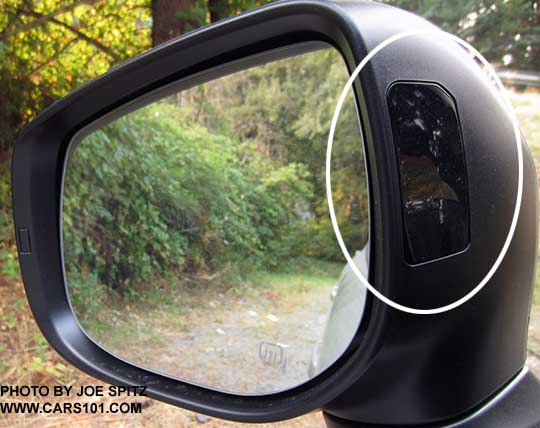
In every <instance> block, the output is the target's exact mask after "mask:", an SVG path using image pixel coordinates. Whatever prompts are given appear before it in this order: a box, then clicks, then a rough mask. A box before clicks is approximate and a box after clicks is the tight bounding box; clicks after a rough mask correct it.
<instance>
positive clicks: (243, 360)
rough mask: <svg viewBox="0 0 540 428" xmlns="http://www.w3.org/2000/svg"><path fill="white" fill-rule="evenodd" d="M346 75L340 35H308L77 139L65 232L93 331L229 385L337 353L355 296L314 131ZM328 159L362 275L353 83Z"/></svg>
mask: <svg viewBox="0 0 540 428" xmlns="http://www.w3.org/2000/svg"><path fill="white" fill-rule="evenodd" d="M347 78H348V73H347V69H346V67H345V64H344V62H343V60H342V59H341V56H340V55H339V54H338V53H337V52H336V51H335V50H333V49H323V50H317V51H313V52H310V53H306V54H302V55H298V56H295V57H290V58H286V59H282V60H279V61H274V62H271V63H268V64H264V65H259V66H257V67H253V68H250V69H246V70H243V71H239V72H236V73H234V74H231V75H228V76H225V77H222V78H219V79H217V80H214V81H211V82H208V83H205V84H201V85H199V86H196V87H192V88H190V89H188V90H185V91H182V92H179V93H177V94H175V95H173V96H169V97H168V98H164V99H161V100H159V101H157V102H154V103H152V104H150V105H147V106H145V107H143V108H140V109H139V110H137V111H134V112H132V113H129V114H126V115H125V116H123V117H121V118H118V119H116V120H114V121H113V122H110V123H108V124H106V125H104V126H103V127H101V128H100V129H98V130H96V131H94V132H93V133H91V134H90V135H88V136H86V137H85V138H84V139H83V140H82V141H80V143H79V144H78V145H77V146H76V149H74V150H73V151H72V153H71V156H70V159H69V162H68V165H67V168H66V173H65V179H64V194H63V206H62V210H63V214H62V234H63V249H64V262H65V271H66V277H67V283H68V291H69V296H70V300H71V303H72V305H73V309H74V311H75V314H76V316H77V318H78V320H79V322H80V324H81V325H82V327H83V328H84V329H85V331H86V332H87V334H88V336H90V337H91V338H92V339H93V340H94V341H95V342H97V343H98V344H100V345H101V346H103V347H104V348H106V349H107V350H109V351H110V352H112V353H113V354H115V355H117V356H118V357H121V358H123V359H125V360H127V361H130V362H132V363H134V364H137V365H139V366H142V367H145V368H148V369H151V370H154V371H157V372H160V373H164V374H167V375H169V376H173V377H175V378H179V379H182V380H186V381H188V382H192V383H196V384H200V385H205V386H208V387H211V388H214V389H219V390H225V391H230V392H235V393H242V394H260V393H270V392H277V391H280V390H285V389H289V388H292V387H295V386H297V385H300V384H302V383H304V382H306V381H307V380H309V379H310V378H311V377H313V376H316V375H317V374H319V373H320V372H322V371H323V370H325V369H326V368H328V367H329V366H330V365H331V364H332V363H333V362H335V361H336V359H337V358H339V356H340V355H342V354H343V352H344V351H345V350H346V349H347V347H348V346H349V344H350V342H351V340H352V339H353V337H354V336H355V334H356V332H357V330H358V326H359V324H360V321H361V319H362V314H363V311H364V306H365V300H366V294H365V290H364V288H363V287H362V285H361V284H360V283H359V281H358V280H357V279H356V278H355V276H354V274H352V272H351V271H350V270H349V269H348V268H347V267H346V261H345V259H344V258H343V256H342V254H341V252H340V249H339V246H338V244H337V241H336V239H335V237H334V233H333V230H332V226H331V223H330V219H329V215H328V209H327V202H326V189H325V178H324V177H325V168H324V166H325V152H326V142H327V137H328V132H329V127H330V122H331V118H332V114H333V110H334V106H335V104H336V102H337V98H338V96H339V94H340V91H341V89H342V87H343V85H344V84H345V82H346V80H347ZM332 159H333V167H332V171H333V173H332V186H333V192H334V204H335V207H336V213H337V216H338V220H339V223H340V226H341V230H342V234H343V236H344V238H345V241H346V242H347V244H348V248H349V251H350V252H351V253H352V254H354V253H356V255H355V260H356V262H357V263H358V266H359V267H360V268H361V269H363V270H364V271H365V272H366V273H367V266H368V257H369V252H368V248H367V243H368V234H369V216H368V210H369V204H368V192H367V183H366V173H365V165H364V154H363V147H362V141H361V135H360V131H359V123H358V117H357V113H356V110H355V104H354V100H353V97H352V95H351V94H350V95H349V97H348V99H347V101H346V103H345V105H344V108H343V110H342V113H341V116H340V121H339V124H338V131H337V133H336V137H335V142H334V149H333V155H332Z"/></svg>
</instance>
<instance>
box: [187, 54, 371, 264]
mask: <svg viewBox="0 0 540 428" xmlns="http://www.w3.org/2000/svg"><path fill="white" fill-rule="evenodd" d="M347 78H348V73H347V69H346V67H345V65H344V63H343V61H342V59H341V57H340V56H339V54H338V53H337V51H335V50H334V49H326V50H323V51H317V52H313V53H310V54H306V55H301V56H297V57H293V58H288V59H286V60H282V61H276V62H273V63H270V64H267V65H264V66H259V67H256V68H254V69H251V70H247V71H245V72H242V73H238V74H237V75H233V76H229V77H227V78H223V79H220V80H218V81H217V82H215V83H214V84H210V85H208V87H207V91H206V96H205V98H204V99H203V100H202V101H201V100H200V97H199V98H198V99H199V107H200V109H201V110H202V113H201V114H200V115H199V116H198V117H199V121H200V122H201V123H202V124H203V125H204V126H206V127H208V128H209V129H210V130H212V131H213V132H218V133H223V132H225V133H227V132H228V133H229V134H232V135H235V136H239V137H240V138H241V139H252V140H254V141H255V142H256V145H257V147H258V149H259V151H261V152H262V153H265V154H266V155H267V156H269V157H271V158H272V159H274V160H275V161H277V162H281V163H287V162H300V163H302V164H304V165H305V166H306V168H307V169H308V171H309V172H310V181H311V183H312V186H313V189H314V192H313V198H312V199H311V200H310V203H309V205H308V206H306V207H302V208H303V209H306V210H309V211H310V212H311V213H312V214H314V218H313V219H312V221H310V222H308V223H309V226H308V227H307V229H306V227H305V226H304V227H303V228H302V230H299V231H297V233H296V234H295V235H293V236H294V237H293V238H291V240H293V241H296V242H297V246H300V244H298V243H299V242H300V241H302V242H303V244H302V245H301V247H302V248H303V249H304V250H305V251H308V252H309V253H310V254H311V255H312V256H315V257H324V258H329V259H333V260H339V261H342V260H343V259H342V256H341V252H340V250H339V247H338V246H337V243H336V240H335V237H334V234H333V230H332V227H331V224H330V221H329V217H328V208H327V202H326V185H325V156H326V144H327V138H328V133H329V130H330V123H331V120H332V115H333V112H334V108H335V105H336V103H337V99H338V97H339V94H340V92H341V90H342V88H343V85H344V84H345V82H346V81H347ZM208 104H210V105H211V106H212V108H211V109H207V108H206V105H208ZM216 116H217V117H218V118H219V121H217V123H218V124H217V125H216ZM224 124H225V125H224ZM332 196H333V200H334V206H335V209H336V215H337V218H338V223H339V224H340V227H341V229H342V230H341V232H342V234H343V236H344V239H345V242H346V243H347V245H348V247H349V249H350V251H352V252H354V250H357V249H359V248H361V247H362V246H363V245H364V244H365V242H366V239H367V234H368V227H369V222H368V199H367V186H366V175H365V165H364V153H363V147H362V141H361V138H360V129H359V123H358V118H357V113H356V109H355V105H354V102H353V97H352V94H349V95H348V96H347V98H346V100H345V103H344V105H343V109H342V111H341V114H340V118H339V121H338V127H337V129H336V134H335V138H334V145H333V151H332Z"/></svg>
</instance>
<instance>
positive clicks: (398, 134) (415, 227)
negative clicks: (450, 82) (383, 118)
mask: <svg viewBox="0 0 540 428" xmlns="http://www.w3.org/2000/svg"><path fill="white" fill-rule="evenodd" d="M387 97H388V106H389V109H390V118H391V121H392V132H393V135H394V141H395V145H396V149H397V154H398V159H399V172H400V181H401V200H402V209H403V227H404V235H405V238H406V243H405V248H406V249H405V256H406V259H407V261H408V262H409V263H411V264H416V263H421V262H426V261H429V260H433V259H437V258H440V257H444V256H447V255H450V254H453V253H456V252H458V251H461V250H463V249H464V248H465V247H466V246H467V244H468V242H469V204H468V200H469V196H468V189H467V170H466V169H465V159H464V155H463V142H462V138H461V132H460V129H459V122H458V118H457V112H456V107H455V104H454V102H453V100H452V98H451V97H450V96H449V95H448V94H447V93H446V91H444V90H443V89H442V88H441V87H439V86H438V85H435V84H430V83H409V82H402V83H395V84H393V85H392V86H391V87H390V89H389V90H388V94H387Z"/></svg>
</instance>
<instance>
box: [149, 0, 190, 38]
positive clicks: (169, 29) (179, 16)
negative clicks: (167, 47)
mask: <svg viewBox="0 0 540 428" xmlns="http://www.w3.org/2000/svg"><path fill="white" fill-rule="evenodd" d="M196 6H197V5H196V0H152V46H157V45H159V44H160V43H163V42H166V41H167V40H169V39H172V38H173V37H176V36H179V35H181V34H183V33H185V32H187V31H189V30H192V29H194V28H197V27H199V26H200V23H199V22H198V19H197V13H196Z"/></svg>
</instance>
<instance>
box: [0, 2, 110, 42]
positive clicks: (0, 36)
mask: <svg viewBox="0 0 540 428" xmlns="http://www.w3.org/2000/svg"><path fill="white" fill-rule="evenodd" d="M99 1H101V0H80V1H76V2H74V3H72V4H68V5H65V6H60V7H59V8H58V9H56V10H54V11H52V12H50V13H48V14H46V15H43V14H40V16H39V17H35V18H36V19H34V20H33V21H32V22H28V23H26V24H24V23H19V24H15V25H10V26H9V27H11V28H6V29H5V30H4V31H2V32H1V33H0V40H2V41H5V40H6V39H7V38H8V37H10V36H13V35H15V34H18V33H23V32H25V31H28V30H32V29H33V28H36V27H39V26H40V25H43V24H44V23H45V22H47V21H49V20H50V19H51V18H55V17H56V16H58V15H61V14H63V13H66V12H70V11H72V10H73V9H75V8H76V7H77V6H81V5H83V4H85V5H93V4H95V3H97V2H99ZM21 12H22V13H23V14H27V11H25V10H20V9H18V10H17V13H18V14H19V13H21ZM36 13H37V12H36Z"/></svg>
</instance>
